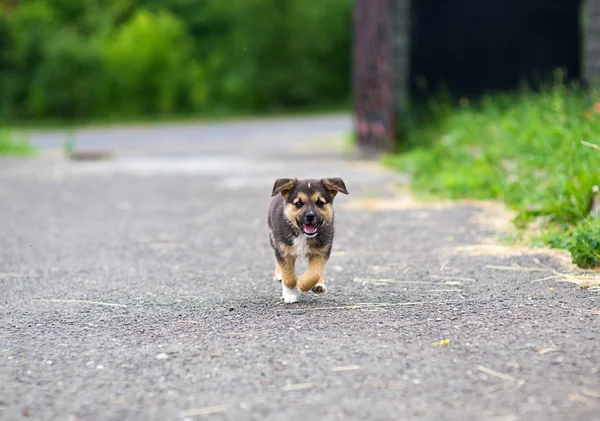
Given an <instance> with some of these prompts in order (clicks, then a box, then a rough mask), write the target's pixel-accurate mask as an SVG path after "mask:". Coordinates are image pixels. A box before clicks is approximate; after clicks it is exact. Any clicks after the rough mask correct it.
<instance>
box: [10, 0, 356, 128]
mask: <svg viewBox="0 0 600 421" xmlns="http://www.w3.org/2000/svg"><path fill="white" fill-rule="evenodd" d="M351 8H352V1H351V0H323V1H322V2H316V3H314V4H311V5H307V4H306V3H305V2H301V1H300V0H286V1H283V0H230V1H226V2H225V1H222V0H138V1H135V0H88V1H85V2H81V1H79V0H52V1H45V0H20V1H17V0H12V1H9V2H2V3H0V118H3V119H18V120H23V119H46V118H50V119H53V118H64V119H68V118H90V117H115V116H117V117H125V118H127V117H137V116H155V115H174V114H192V113H210V114H214V113H231V112H261V111H271V110H277V109H298V108H307V107H317V106H337V105H340V104H342V103H344V102H346V101H347V100H348V98H349V93H350V80H349V79H350V48H351V45H350V42H351Z"/></svg>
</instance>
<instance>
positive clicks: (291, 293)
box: [281, 282, 300, 304]
mask: <svg viewBox="0 0 600 421" xmlns="http://www.w3.org/2000/svg"><path fill="white" fill-rule="evenodd" d="M281 287H282V288H281V293H282V295H283V302H284V303H286V304H291V303H295V302H297V301H298V297H299V296H300V290H299V289H298V287H295V288H292V289H290V288H287V287H286V286H285V285H284V284H283V282H282V283H281Z"/></svg>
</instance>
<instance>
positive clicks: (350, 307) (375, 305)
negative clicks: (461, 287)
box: [277, 300, 465, 311]
mask: <svg viewBox="0 0 600 421" xmlns="http://www.w3.org/2000/svg"><path fill="white" fill-rule="evenodd" d="M464 302H465V301H457V300H441V301H420V302H411V303H357V304H352V305H347V306H331V307H304V308H279V309H277V311H317V310H354V309H358V308H369V307H370V308H380V307H400V306H416V305H428V304H429V305H435V304H450V303H464Z"/></svg>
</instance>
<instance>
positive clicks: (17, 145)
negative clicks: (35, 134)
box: [0, 128, 34, 155]
mask: <svg viewBox="0 0 600 421" xmlns="http://www.w3.org/2000/svg"><path fill="white" fill-rule="evenodd" d="M33 151H34V149H33V147H32V146H31V145H30V144H29V143H28V142H26V141H25V140H22V139H15V137H14V135H13V134H12V133H11V132H10V131H9V130H7V129H3V128H0V155H31V154H32V153H33Z"/></svg>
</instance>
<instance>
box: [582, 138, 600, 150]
mask: <svg viewBox="0 0 600 421" xmlns="http://www.w3.org/2000/svg"><path fill="white" fill-rule="evenodd" d="M581 144H582V145H585V146H589V147H590V148H594V149H596V150H597V151H600V146H598V145H596V144H594V143H590V142H586V141H585V140H582V141H581Z"/></svg>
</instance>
